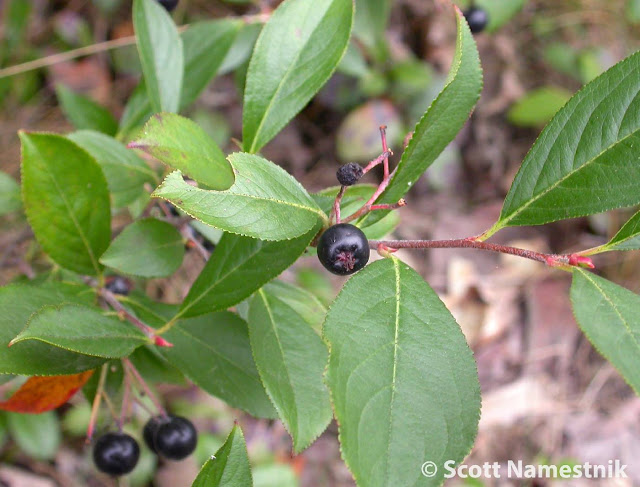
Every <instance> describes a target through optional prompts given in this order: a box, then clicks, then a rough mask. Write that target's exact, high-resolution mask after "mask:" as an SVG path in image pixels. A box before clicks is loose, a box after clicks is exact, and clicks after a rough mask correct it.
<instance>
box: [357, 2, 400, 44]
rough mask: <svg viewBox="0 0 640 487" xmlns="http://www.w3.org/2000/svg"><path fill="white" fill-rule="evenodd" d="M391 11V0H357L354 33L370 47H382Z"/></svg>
mask: <svg viewBox="0 0 640 487" xmlns="http://www.w3.org/2000/svg"><path fill="white" fill-rule="evenodd" d="M390 12H391V1H390V0H356V13H355V17H354V20H353V34H354V36H356V37H357V38H358V39H360V40H361V41H362V42H363V43H364V45H365V46H367V47H368V48H369V49H372V48H376V47H377V48H380V46H381V45H383V44H384V42H385V30H386V28H387V22H388V21H389V13H390Z"/></svg>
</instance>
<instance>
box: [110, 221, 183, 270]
mask: <svg viewBox="0 0 640 487" xmlns="http://www.w3.org/2000/svg"><path fill="white" fill-rule="evenodd" d="M183 257H184V242H183V240H182V236H181V235H180V232H178V230H176V229H175V227H174V226H173V225H171V224H170V223H167V222H163V221H160V220H156V219H155V218H145V219H143V220H138V221H136V222H133V223H132V224H131V225H129V226H127V227H126V228H125V229H124V230H123V231H122V233H121V234H120V235H118V236H117V237H116V238H115V240H114V241H113V242H111V245H110V246H109V248H108V249H107V250H106V251H105V253H104V254H102V257H101V258H100V262H101V263H102V264H104V265H106V266H108V267H111V268H112V269H116V270H118V271H120V272H123V273H125V274H129V275H133V276H140V277H164V276H170V275H171V274H173V273H174V272H175V271H176V270H178V268H179V267H180V265H181V264H182V259H183Z"/></svg>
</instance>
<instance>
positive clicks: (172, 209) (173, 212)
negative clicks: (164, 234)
mask: <svg viewBox="0 0 640 487" xmlns="http://www.w3.org/2000/svg"><path fill="white" fill-rule="evenodd" d="M167 208H169V213H171V215H172V216H180V212H179V211H178V209H177V208H176V207H175V206H173V205H172V204H171V203H167Z"/></svg>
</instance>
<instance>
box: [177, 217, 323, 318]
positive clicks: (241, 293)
mask: <svg viewBox="0 0 640 487" xmlns="http://www.w3.org/2000/svg"><path fill="white" fill-rule="evenodd" d="M317 231H318V227H317V226H316V227H314V228H313V229H312V230H311V231H310V232H307V233H306V234H304V235H302V236H301V237H298V238H295V239H293V240H284V241H278V242H265V241H263V240H257V239H255V238H249V237H243V236H240V235H233V234H228V233H225V234H224V235H223V236H222V238H221V239H220V242H219V243H218V245H217V246H216V250H215V252H213V254H211V258H210V259H209V261H208V262H207V264H206V265H205V267H204V269H202V272H201V273H200V275H199V276H198V278H197V279H196V280H195V282H194V283H193V285H192V286H191V289H190V290H189V294H187V297H186V298H185V299H184V302H183V303H182V306H181V308H180V312H179V313H178V317H185V318H186V317H190V316H198V315H201V314H205V313H210V312H212V311H219V310H223V309H227V308H229V307H231V306H233V305H235V304H238V303H239V302H240V301H242V300H243V299H245V298H247V297H249V296H250V295H251V294H252V293H253V292H255V291H257V290H258V289H260V288H261V287H262V286H263V285H264V284H266V283H267V282H268V281H270V280H271V279H273V278H275V277H276V276H278V275H279V274H280V273H282V272H283V271H284V270H286V269H288V268H289V267H290V266H291V265H292V264H293V263H294V262H295V261H296V260H297V259H298V257H300V255H302V253H303V252H304V250H305V249H306V248H307V245H309V243H310V242H311V239H312V238H313V237H314V236H315V234H316V233H317Z"/></svg>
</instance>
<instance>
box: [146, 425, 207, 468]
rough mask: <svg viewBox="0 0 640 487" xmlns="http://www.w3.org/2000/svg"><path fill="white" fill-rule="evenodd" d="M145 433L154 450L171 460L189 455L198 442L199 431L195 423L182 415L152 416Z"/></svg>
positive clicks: (150, 446) (148, 443)
mask: <svg viewBox="0 0 640 487" xmlns="http://www.w3.org/2000/svg"><path fill="white" fill-rule="evenodd" d="M143 435H144V440H145V442H146V443H147V445H148V446H149V448H151V450H152V451H154V452H155V453H157V454H158V455H160V456H162V457H164V458H168V459H170V460H182V459H183V458H186V457H188V456H189V455H191V454H192V453H193V451H194V450H195V449H196V444H197V443H198V432H197V431H196V428H195V427H194V426H193V423H192V422H191V421H189V420H188V419H187V418H183V417H181V416H171V415H170V416H166V417H162V416H158V417H156V418H151V419H150V420H149V421H148V422H147V424H146V425H145V427H144V433H143Z"/></svg>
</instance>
